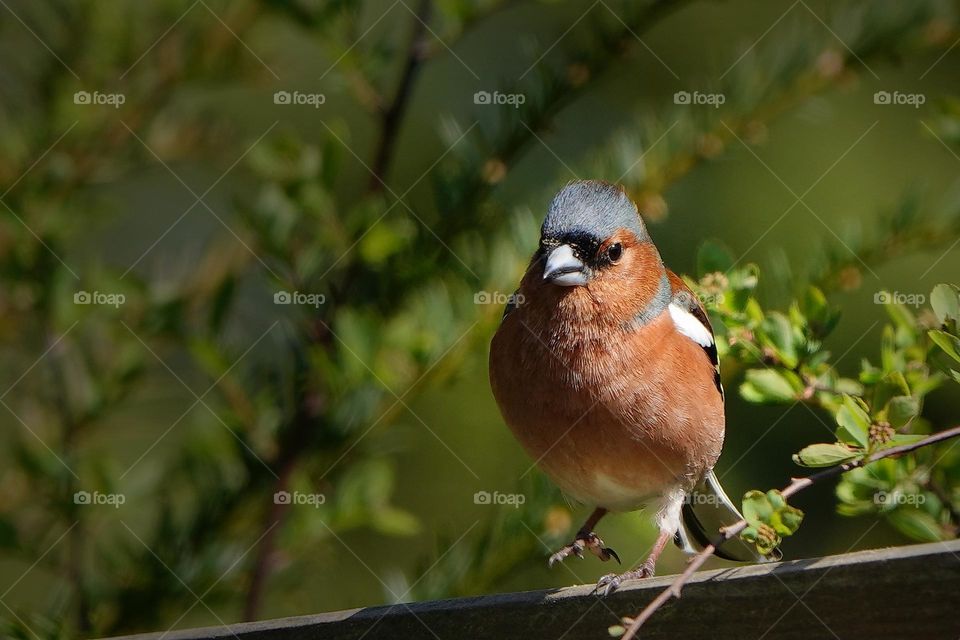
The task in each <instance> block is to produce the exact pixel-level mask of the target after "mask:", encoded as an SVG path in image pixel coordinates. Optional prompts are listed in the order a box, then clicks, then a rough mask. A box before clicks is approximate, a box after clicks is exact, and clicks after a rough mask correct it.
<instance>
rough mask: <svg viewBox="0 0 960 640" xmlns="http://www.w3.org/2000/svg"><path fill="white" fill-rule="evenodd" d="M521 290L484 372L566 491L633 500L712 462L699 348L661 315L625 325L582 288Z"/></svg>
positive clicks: (612, 504)
mask: <svg viewBox="0 0 960 640" xmlns="http://www.w3.org/2000/svg"><path fill="white" fill-rule="evenodd" d="M529 293H531V294H534V295H528V296H527V297H526V300H525V303H524V304H523V305H521V306H520V307H519V308H518V309H516V310H515V311H513V312H512V313H511V314H510V315H508V316H507V317H506V318H505V319H504V322H503V323H502V325H501V327H500V329H499V330H498V331H497V334H496V335H495V336H494V339H493V343H492V345H491V353H490V382H491V386H492V389H493V393H494V396H495V398H496V400H497V403H498V404H499V406H500V410H501V412H502V414H503V417H504V420H505V421H506V423H507V425H508V426H509V427H510V429H511V430H512V431H513V433H514V434H515V435H516V437H517V439H518V440H519V441H520V443H521V444H522V445H523V447H524V449H526V451H527V452H528V453H529V455H530V456H531V457H532V458H533V459H534V460H535V461H536V463H537V464H538V465H539V466H540V467H541V468H542V469H543V470H544V471H545V472H546V473H547V475H548V476H550V478H551V479H552V480H553V481H554V482H555V483H556V484H557V485H558V486H559V487H560V488H561V489H562V490H563V491H564V492H565V493H567V494H569V495H570V496H571V497H573V498H575V499H577V500H579V501H581V502H584V503H587V504H590V505H594V506H601V507H606V508H607V509H611V510H629V509H635V508H637V507H639V506H641V505H643V504H644V503H645V502H646V501H647V500H648V499H650V498H652V497H655V496H659V495H661V494H662V493H663V492H665V491H667V490H669V489H673V488H676V487H678V486H680V487H684V488H689V487H690V486H691V485H692V484H693V483H695V482H696V481H697V480H699V478H700V477H701V476H702V474H703V473H705V472H706V471H707V470H708V469H710V468H712V467H713V464H714V463H715V462H716V459H717V457H719V455H720V449H721V446H722V444H723V431H724V417H723V401H722V398H721V397H720V394H719V393H718V391H717V389H716V387H715V386H714V380H713V375H714V373H713V367H712V365H711V364H710V362H709V358H708V357H707V355H706V353H704V351H703V350H702V348H701V347H700V346H699V345H697V344H696V343H694V342H693V341H692V340H690V339H689V338H687V337H685V336H682V335H680V334H678V333H677V332H676V330H675V328H674V325H673V321H672V320H671V318H670V316H669V313H667V312H664V313H662V314H660V315H659V316H658V317H657V318H655V319H654V320H653V321H651V322H650V323H649V324H647V325H645V326H644V327H642V328H641V329H639V330H637V329H633V330H630V329H627V328H625V327H624V326H623V324H622V323H621V322H617V321H611V319H610V315H611V314H609V313H607V312H605V309H604V308H603V306H602V305H598V304H597V300H596V299H595V298H594V297H592V296H591V295H590V293H589V292H588V291H587V290H586V289H585V288H581V287H578V288H575V289H573V290H571V289H566V288H561V287H556V286H553V285H545V286H543V287H538V290H537V291H535V292H533V291H530V292H529Z"/></svg>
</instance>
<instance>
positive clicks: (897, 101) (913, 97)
mask: <svg viewBox="0 0 960 640" xmlns="http://www.w3.org/2000/svg"><path fill="white" fill-rule="evenodd" d="M926 101H927V96H926V95H924V94H922V93H901V92H899V91H877V92H876V93H874V94H873V104H891V105H905V106H908V107H913V108H914V109H919V108H920V105H922V104H924V103H925V102H926Z"/></svg>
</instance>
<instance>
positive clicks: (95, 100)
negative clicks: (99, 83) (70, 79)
mask: <svg viewBox="0 0 960 640" xmlns="http://www.w3.org/2000/svg"><path fill="white" fill-rule="evenodd" d="M126 101H127V96H125V95H124V94H122V93H100V92H99V91H92V92H91V91H77V92H76V93H74V94H73V104H82V105H95V106H100V105H107V106H110V107H113V108H114V109H119V108H120V105H122V104H123V103H124V102H126Z"/></svg>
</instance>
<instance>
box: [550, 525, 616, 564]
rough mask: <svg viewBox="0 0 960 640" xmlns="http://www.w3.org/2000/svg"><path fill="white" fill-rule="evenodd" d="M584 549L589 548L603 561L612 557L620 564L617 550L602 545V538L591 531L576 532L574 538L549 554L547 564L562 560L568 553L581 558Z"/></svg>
mask: <svg viewBox="0 0 960 640" xmlns="http://www.w3.org/2000/svg"><path fill="white" fill-rule="evenodd" d="M584 549H589V550H590V553H592V554H593V555H595V556H597V557H598V558H600V560H602V561H604V562H606V561H607V560H609V559H610V558H613V559H614V560H616V561H617V564H620V556H618V555H617V552H616V551H614V550H613V549H611V548H610V547H605V546H603V540H601V539H600V536H598V535H597V534H595V533H593V532H592V531H591V532H590V533H579V534H577V539H576V540H574V541H573V542H571V543H570V544H568V545H567V546H565V547H563V548H562V549H560V550H559V551H557V552H556V553H554V554H553V555H551V556H550V559H549V560H548V561H547V565H548V566H551V567H552V566H553V565H555V564H556V563H558V562H563V559H564V558H566V557H568V556H570V555H575V556H577V557H578V558H580V559H581V560H582V559H583V551H584Z"/></svg>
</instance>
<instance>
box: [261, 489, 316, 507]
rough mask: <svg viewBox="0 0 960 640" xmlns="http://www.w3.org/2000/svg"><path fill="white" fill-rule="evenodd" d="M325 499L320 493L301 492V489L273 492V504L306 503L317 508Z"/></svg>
mask: <svg viewBox="0 0 960 640" xmlns="http://www.w3.org/2000/svg"><path fill="white" fill-rule="evenodd" d="M326 501H327V496H325V495H323V494H322V493H303V492H302V491H293V492H290V491H277V492H276V493H275V494H273V503H274V504H291V505H307V506H310V507H313V508H314V509H319V508H320V505H322V504H323V503H325V502H326Z"/></svg>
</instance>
